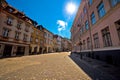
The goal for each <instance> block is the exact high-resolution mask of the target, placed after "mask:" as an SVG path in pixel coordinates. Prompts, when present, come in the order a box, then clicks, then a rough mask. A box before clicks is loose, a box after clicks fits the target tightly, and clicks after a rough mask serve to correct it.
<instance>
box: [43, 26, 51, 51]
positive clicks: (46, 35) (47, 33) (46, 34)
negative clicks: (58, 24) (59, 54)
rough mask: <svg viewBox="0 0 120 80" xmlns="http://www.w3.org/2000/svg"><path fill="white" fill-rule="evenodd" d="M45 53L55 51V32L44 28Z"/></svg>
mask: <svg viewBox="0 0 120 80" xmlns="http://www.w3.org/2000/svg"><path fill="white" fill-rule="evenodd" d="M44 47H45V49H44V53H49V52H53V33H51V32H50V31H48V30H47V29H45V28H44Z"/></svg>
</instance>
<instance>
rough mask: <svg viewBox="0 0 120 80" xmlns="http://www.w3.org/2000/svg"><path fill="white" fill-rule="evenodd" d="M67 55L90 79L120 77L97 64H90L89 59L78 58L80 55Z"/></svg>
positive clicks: (99, 79)
mask: <svg viewBox="0 0 120 80" xmlns="http://www.w3.org/2000/svg"><path fill="white" fill-rule="evenodd" d="M69 57H70V58H71V59H72V60H73V61H74V62H75V63H76V64H77V65H78V66H79V68H81V69H82V70H83V71H84V72H85V73H86V74H87V75H88V76H89V77H90V78H91V79H92V80H120V77H119V78H118V77H115V76H113V75H110V74H109V72H108V73H107V72H104V71H103V70H102V69H101V67H99V65H98V66H97V65H90V64H89V63H91V61H88V62H87V61H85V60H83V59H82V60H81V59H80V55H76V54H75V53H71V54H70V55H69Z"/></svg>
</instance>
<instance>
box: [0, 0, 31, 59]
mask: <svg viewBox="0 0 120 80" xmlns="http://www.w3.org/2000/svg"><path fill="white" fill-rule="evenodd" d="M32 25H33V20H32V19H30V18H29V17H27V16H26V15H25V14H23V13H22V12H19V11H18V10H16V9H15V8H13V7H11V6H10V5H8V3H7V2H6V1H5V0H1V5H0V57H8V56H17V55H28V54H29V45H30V37H31V33H32Z"/></svg>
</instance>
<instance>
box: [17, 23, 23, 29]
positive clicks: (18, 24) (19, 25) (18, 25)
mask: <svg viewBox="0 0 120 80" xmlns="http://www.w3.org/2000/svg"><path fill="white" fill-rule="evenodd" d="M21 24H22V22H19V21H18V23H17V28H18V29H21Z"/></svg>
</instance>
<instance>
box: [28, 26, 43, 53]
mask: <svg viewBox="0 0 120 80" xmlns="http://www.w3.org/2000/svg"><path fill="white" fill-rule="evenodd" d="M43 35H44V32H43V26H42V25H39V26H37V27H33V32H32V35H31V44H30V54H42V53H43V48H44V44H43V42H44V36H43Z"/></svg>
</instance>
